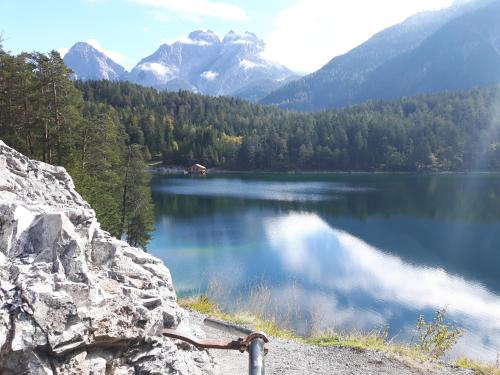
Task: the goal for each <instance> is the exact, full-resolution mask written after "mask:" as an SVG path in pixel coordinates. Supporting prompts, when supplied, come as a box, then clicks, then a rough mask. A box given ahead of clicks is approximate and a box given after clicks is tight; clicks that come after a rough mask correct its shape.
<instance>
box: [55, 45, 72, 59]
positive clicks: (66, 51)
mask: <svg viewBox="0 0 500 375" xmlns="http://www.w3.org/2000/svg"><path fill="white" fill-rule="evenodd" d="M56 51H57V52H59V54H60V55H61V57H64V55H66V54H67V53H68V51H69V48H68V47H61V48H57V49H56Z"/></svg>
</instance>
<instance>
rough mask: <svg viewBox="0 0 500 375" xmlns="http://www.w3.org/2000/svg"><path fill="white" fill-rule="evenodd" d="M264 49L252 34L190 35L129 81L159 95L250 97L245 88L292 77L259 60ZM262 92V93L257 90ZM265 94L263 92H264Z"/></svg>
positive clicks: (168, 47)
mask: <svg viewBox="0 0 500 375" xmlns="http://www.w3.org/2000/svg"><path fill="white" fill-rule="evenodd" d="M264 47H265V43H264V41H263V40H261V39H259V38H258V37H257V36H256V35H255V34H253V33H250V32H245V33H241V34H237V33H235V32H233V31H230V32H229V33H228V34H227V35H226V36H225V37H224V38H223V39H222V40H220V39H219V37H218V36H217V35H216V34H215V33H214V32H212V31H210V30H208V31H202V30H198V31H193V32H192V33H191V34H189V36H188V38H187V39H185V40H181V41H177V42H175V43H172V44H163V45H161V46H160V48H159V49H158V50H157V51H156V52H155V53H153V54H152V55H151V56H148V57H146V58H144V59H143V60H141V61H140V62H139V63H138V64H137V65H136V66H135V67H134V69H132V71H131V73H130V74H129V75H128V77H127V79H128V80H129V81H132V82H134V83H138V84H141V85H145V86H151V87H155V88H158V89H167V90H178V89H188V90H191V91H195V92H200V93H203V94H208V95H232V94H235V93H237V92H245V93H248V94H249V95H250V96H251V97H252V99H254V100H256V99H258V98H257V96H261V97H263V95H265V93H263V94H257V93H256V92H255V91H254V90H244V89H245V88H246V87H247V86H249V85H253V86H254V85H255V84H256V83H257V82H262V83H263V85H264V86H263V87H272V86H277V85H278V86H279V85H280V82H283V83H284V82H286V81H289V80H290V78H291V77H295V74H294V73H293V72H291V71H290V70H289V69H287V68H286V67H284V66H283V65H280V64H277V63H273V62H270V61H268V60H265V59H264V58H262V57H261V53H262V51H263V50H264ZM260 91H262V90H260ZM264 91H266V90H264Z"/></svg>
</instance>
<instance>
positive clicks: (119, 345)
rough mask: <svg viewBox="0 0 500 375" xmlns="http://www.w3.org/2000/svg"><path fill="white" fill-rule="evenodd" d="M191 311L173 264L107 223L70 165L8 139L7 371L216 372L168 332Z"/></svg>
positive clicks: (1, 162)
mask: <svg viewBox="0 0 500 375" xmlns="http://www.w3.org/2000/svg"><path fill="white" fill-rule="evenodd" d="M183 314H185V312H183V310H181V309H180V308H179V307H178V305H177V302H176V295H175V291H174V289H173V286H172V280H171V276H170V273H169V270H168V269H167V268H166V267H165V266H164V264H163V263H162V262H161V261H160V260H159V259H157V258H155V257H153V256H150V255H148V254H147V253H145V252H144V251H142V250H140V249H136V248H133V247H130V246H128V245H127V244H126V243H124V242H122V241H119V240H117V239H116V238H113V237H111V236H110V235H109V234H108V233H107V232H105V231H103V230H101V229H100V227H99V223H98V222H97V220H96V217H95V213H94V211H93V210H92V209H91V207H90V206H89V205H88V204H87V203H86V202H85V201H84V200H83V199H82V197H81V196H80V195H79V194H78V193H77V192H76V191H75V189H74V185H73V182H72V180H71V178H70V176H69V175H68V174H67V173H66V171H65V170H64V168H61V167H54V166H51V165H48V164H45V163H42V162H38V161H32V160H30V159H28V158H27V157H25V156H23V155H21V154H20V153H18V152H16V151H15V150H13V149H12V148H10V147H8V146H6V145H5V143H3V142H2V141H0V374H20V373H23V374H24V373H28V374H210V373H212V372H213V363H212V361H211V359H210V358H209V356H208V354H207V353H206V352H205V351H198V350H196V349H194V348H191V347H189V346H186V345H176V343H175V342H173V341H171V340H169V339H166V338H163V337H161V330H162V328H163V327H175V326H177V325H178V324H179V323H180V322H181V320H182V318H183Z"/></svg>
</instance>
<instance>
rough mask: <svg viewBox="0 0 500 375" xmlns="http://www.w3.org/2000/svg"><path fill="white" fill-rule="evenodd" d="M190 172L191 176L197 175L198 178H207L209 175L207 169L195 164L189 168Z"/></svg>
mask: <svg viewBox="0 0 500 375" xmlns="http://www.w3.org/2000/svg"><path fill="white" fill-rule="evenodd" d="M188 172H189V174H190V175H197V176H206V175H207V167H205V166H203V165H201V164H195V165H192V166H191V167H189V169H188Z"/></svg>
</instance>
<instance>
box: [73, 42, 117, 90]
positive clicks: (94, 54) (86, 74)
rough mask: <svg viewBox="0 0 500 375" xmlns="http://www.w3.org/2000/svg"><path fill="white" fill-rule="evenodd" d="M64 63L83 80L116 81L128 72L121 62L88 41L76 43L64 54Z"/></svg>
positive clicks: (76, 76)
mask: <svg viewBox="0 0 500 375" xmlns="http://www.w3.org/2000/svg"><path fill="white" fill-rule="evenodd" d="M64 63H65V64H66V65H67V66H68V67H69V68H71V69H72V70H73V72H74V78H76V79H82V80H99V79H109V80H111V81H116V80H118V79H120V77H121V76H123V75H124V74H125V73H126V71H125V68H123V67H122V66H121V65H120V64H118V63H116V62H114V61H113V60H112V59H110V58H109V57H108V56H106V55H105V54H104V53H102V52H101V51H99V50H98V49H97V48H95V47H93V46H92V45H91V44H90V43H87V42H77V43H75V44H74V45H73V46H72V47H71V48H70V49H69V51H68V53H66V55H64Z"/></svg>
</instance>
